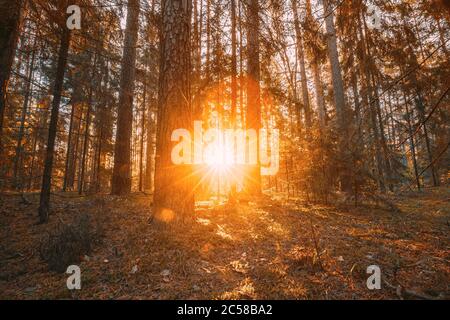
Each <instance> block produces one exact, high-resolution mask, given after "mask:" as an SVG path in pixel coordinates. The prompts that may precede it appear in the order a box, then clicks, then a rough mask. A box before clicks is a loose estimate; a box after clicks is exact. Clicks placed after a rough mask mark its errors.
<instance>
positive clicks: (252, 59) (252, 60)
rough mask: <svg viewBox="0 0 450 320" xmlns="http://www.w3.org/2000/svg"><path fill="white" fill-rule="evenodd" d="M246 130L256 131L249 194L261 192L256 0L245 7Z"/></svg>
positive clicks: (257, 17) (246, 187)
mask: <svg viewBox="0 0 450 320" xmlns="http://www.w3.org/2000/svg"><path fill="white" fill-rule="evenodd" d="M247 10H248V12H247V68H248V70H247V72H248V79H247V112H246V127H247V130H249V129H253V130H256V133H257V147H256V150H257V151H256V159H257V164H256V165H250V166H248V167H249V168H248V171H247V174H246V175H245V181H244V185H245V191H246V192H247V193H248V194H250V195H259V194H260V193H261V166H260V163H259V129H260V128H261V97H260V83H259V82H260V64H259V3H258V0H248V8H247Z"/></svg>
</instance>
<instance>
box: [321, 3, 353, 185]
mask: <svg viewBox="0 0 450 320" xmlns="http://www.w3.org/2000/svg"><path fill="white" fill-rule="evenodd" d="M323 8H324V12H325V17H326V18H325V23H326V30H327V43H328V58H329V60H330V66H331V79H332V82H333V93H334V105H335V108H336V117H337V127H338V130H339V132H340V139H339V140H340V141H339V152H340V154H341V157H342V159H341V163H342V164H343V167H344V168H342V169H341V170H340V171H341V172H340V174H339V180H340V185H341V190H342V191H345V192H351V190H352V185H351V181H350V178H349V174H348V172H347V169H346V168H345V165H344V164H345V163H346V161H347V160H348V159H347V154H348V152H347V149H348V147H349V144H348V143H349V141H348V127H347V126H348V121H347V119H346V117H347V112H346V107H345V91H344V81H343V79H342V70H341V64H340V62H339V52H338V48H337V37H336V29H335V26H334V14H333V11H332V10H333V6H332V5H331V3H330V0H323Z"/></svg>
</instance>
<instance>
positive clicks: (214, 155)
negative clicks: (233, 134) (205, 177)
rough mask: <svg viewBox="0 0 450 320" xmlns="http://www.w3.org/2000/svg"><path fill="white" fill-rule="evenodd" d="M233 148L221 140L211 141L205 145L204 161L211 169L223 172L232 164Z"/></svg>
mask: <svg viewBox="0 0 450 320" xmlns="http://www.w3.org/2000/svg"><path fill="white" fill-rule="evenodd" d="M233 158H234V156H233V150H231V148H230V147H228V146H226V145H225V144H224V143H221V142H213V143H211V144H209V145H208V146H207V147H206V150H205V153H204V159H205V163H206V165H207V166H208V167H210V168H211V169H212V170H213V171H215V172H217V173H220V174H224V173H226V172H228V171H230V169H231V168H232V166H233V164H234V163H233V160H234V159H233Z"/></svg>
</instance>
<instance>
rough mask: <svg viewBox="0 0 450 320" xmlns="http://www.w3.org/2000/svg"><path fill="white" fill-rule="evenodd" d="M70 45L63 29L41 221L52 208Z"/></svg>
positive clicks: (46, 218)
mask: <svg viewBox="0 0 450 320" xmlns="http://www.w3.org/2000/svg"><path fill="white" fill-rule="evenodd" d="M69 46H70V31H69V30H68V29H67V28H63V29H62V34H61V45H60V48H59V53H58V65H57V68H56V78H55V84H54V88H53V101H52V112H51V116H50V125H49V129H48V142H47V151H46V155H45V162H44V174H43V177H42V188H41V196H40V203H39V220H40V223H45V222H47V221H48V215H49V210H50V191H51V182H52V181H51V180H52V168H53V154H54V151H55V140H56V132H57V129H58V116H59V104H60V102H61V93H62V89H63V82H64V73H65V68H66V65H67V56H68V53H69Z"/></svg>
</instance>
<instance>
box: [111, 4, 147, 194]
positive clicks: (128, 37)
mask: <svg viewBox="0 0 450 320" xmlns="http://www.w3.org/2000/svg"><path fill="white" fill-rule="evenodd" d="M139 5H140V3H139V0H129V1H128V5H127V8H128V12H127V26H126V30H125V40H124V50H123V57H122V69H121V77H120V95H119V110H118V118H117V132H116V142H115V146H114V169H113V177H112V191H111V193H112V194H114V195H124V194H128V193H130V192H131V163H130V161H131V159H130V156H131V144H130V143H131V133H132V125H133V94H134V79H135V74H136V70H135V63H136V43H137V38H138V28H139Z"/></svg>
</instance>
